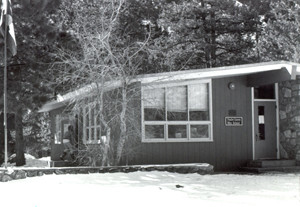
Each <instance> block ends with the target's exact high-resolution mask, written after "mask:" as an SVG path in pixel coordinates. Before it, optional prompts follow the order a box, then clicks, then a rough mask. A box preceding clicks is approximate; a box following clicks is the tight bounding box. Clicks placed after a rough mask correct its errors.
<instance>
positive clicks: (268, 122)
mask: <svg viewBox="0 0 300 207" xmlns="http://www.w3.org/2000/svg"><path fill="white" fill-rule="evenodd" d="M254 132H255V134H254V139H255V141H254V147H255V159H276V157H277V149H276V148H277V134H276V102H274V101H255V102H254Z"/></svg>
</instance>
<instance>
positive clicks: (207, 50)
mask: <svg viewBox="0 0 300 207" xmlns="http://www.w3.org/2000/svg"><path fill="white" fill-rule="evenodd" d="M204 4H205V3H204V0H202V1H201V5H202V8H203V10H204V8H205V6H204ZM202 22H203V28H204V35H205V36H204V41H205V48H204V52H205V62H206V67H207V68H210V67H211V62H210V61H211V58H210V54H211V52H210V51H211V44H210V38H209V35H210V34H209V31H208V28H207V20H206V13H205V12H203V13H202Z"/></svg>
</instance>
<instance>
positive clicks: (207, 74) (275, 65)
mask: <svg viewBox="0 0 300 207" xmlns="http://www.w3.org/2000/svg"><path fill="white" fill-rule="evenodd" d="M281 70H285V71H286V72H287V73H288V74H289V75H290V79H293V78H295V77H296V75H300V64H299V63H293V62H288V61H272V62H263V63H255V64H244V65H234V66H225V67H216V68H205V69H193V70H184V71H171V72H163V73H155V74H145V75H138V76H136V77H133V78H132V79H131V80H129V82H130V83H134V82H141V84H143V85H147V84H155V83H160V82H165V81H180V80H192V79H209V78H212V79H213V78H223V77H233V76H242V75H250V74H259V73H263V72H271V71H281ZM266 78H267V77H266ZM270 78H271V77H270ZM120 86H121V81H120V80H114V81H108V82H106V83H105V85H104V86H102V87H104V88H105V90H106V91H109V90H112V89H114V88H118V87H120ZM95 88H97V84H90V85H87V86H85V87H82V88H80V89H78V90H75V91H72V92H69V93H66V94H65V95H63V96H60V98H59V99H58V100H55V101H51V102H48V103H46V104H45V105H43V106H42V107H41V109H40V110H39V112H48V111H52V110H54V109H57V108H60V107H63V106H65V105H66V104H68V103H69V102H71V101H72V100H75V99H76V98H78V97H83V96H84V95H88V93H89V92H90V91H92V90H93V89H95Z"/></svg>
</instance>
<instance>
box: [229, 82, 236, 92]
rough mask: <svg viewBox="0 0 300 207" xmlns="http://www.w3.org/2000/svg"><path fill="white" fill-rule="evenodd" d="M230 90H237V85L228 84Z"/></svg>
mask: <svg viewBox="0 0 300 207" xmlns="http://www.w3.org/2000/svg"><path fill="white" fill-rule="evenodd" d="M228 88H229V89H230V90H234V89H235V84H234V83H233V82H230V83H228Z"/></svg>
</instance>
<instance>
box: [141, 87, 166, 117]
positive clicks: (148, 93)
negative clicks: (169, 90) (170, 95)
mask: <svg viewBox="0 0 300 207" xmlns="http://www.w3.org/2000/svg"><path fill="white" fill-rule="evenodd" d="M143 104H144V119H145V121H163V120H165V89H163V88H156V89H147V90H144V97H143Z"/></svg>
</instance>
